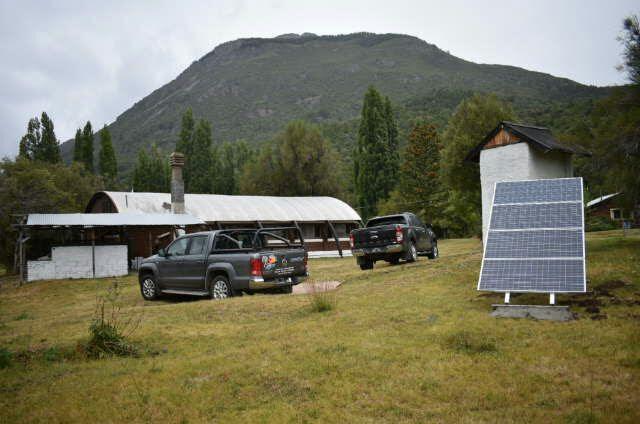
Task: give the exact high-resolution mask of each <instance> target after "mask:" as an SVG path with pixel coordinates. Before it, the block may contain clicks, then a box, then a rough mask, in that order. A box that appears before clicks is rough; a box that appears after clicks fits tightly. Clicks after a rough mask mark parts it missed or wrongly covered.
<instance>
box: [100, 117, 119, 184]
mask: <svg viewBox="0 0 640 424" xmlns="http://www.w3.org/2000/svg"><path fill="white" fill-rule="evenodd" d="M98 159H99V162H98V168H99V171H100V175H102V176H103V177H104V180H105V183H106V184H107V188H111V187H112V186H113V185H114V184H115V181H116V178H117V176H118V164H117V162H116V152H115V151H114V150H113V144H112V143H111V133H110V132H109V129H108V128H107V126H106V125H105V126H104V127H102V130H100V155H99V158H98Z"/></svg>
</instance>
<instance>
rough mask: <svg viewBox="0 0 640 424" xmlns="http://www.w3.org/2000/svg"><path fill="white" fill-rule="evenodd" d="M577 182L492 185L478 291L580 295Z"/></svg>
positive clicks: (582, 264)
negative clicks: (489, 217)
mask: <svg viewBox="0 0 640 424" xmlns="http://www.w3.org/2000/svg"><path fill="white" fill-rule="evenodd" d="M582 202H583V198H582V178H558V179H548V180H531V181H508V182H500V183H496V186H495V192H494V200H493V206H492V210H491V220H490V223H489V229H488V231H487V240H486V244H485V251H484V257H483V260H482V269H481V271H480V279H479V281H478V290H488V291H499V292H543V293H569V292H584V291H586V280H585V255H584V210H583V206H582V205H583V203H582Z"/></svg>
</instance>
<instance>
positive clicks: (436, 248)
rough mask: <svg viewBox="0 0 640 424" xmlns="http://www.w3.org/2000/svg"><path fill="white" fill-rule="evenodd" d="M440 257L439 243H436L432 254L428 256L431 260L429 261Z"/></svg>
mask: <svg viewBox="0 0 640 424" xmlns="http://www.w3.org/2000/svg"><path fill="white" fill-rule="evenodd" d="M438 255H439V252H438V242H437V241H434V242H433V247H432V248H431V253H429V254H428V255H427V258H429V259H435V258H437V257H438Z"/></svg>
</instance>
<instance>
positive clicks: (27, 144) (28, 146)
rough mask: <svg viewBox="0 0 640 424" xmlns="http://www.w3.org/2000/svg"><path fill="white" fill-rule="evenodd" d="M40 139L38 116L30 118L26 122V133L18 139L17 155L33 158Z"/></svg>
mask: <svg viewBox="0 0 640 424" xmlns="http://www.w3.org/2000/svg"><path fill="white" fill-rule="evenodd" d="M40 139H41V133H40V121H39V120H38V118H31V119H29V122H28V123H27V133H26V134H25V135H23V136H22V138H21V139H20V151H19V153H18V156H20V157H21V158H23V159H29V160H33V159H35V155H36V152H37V150H38V148H39V146H40Z"/></svg>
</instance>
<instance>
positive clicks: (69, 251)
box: [27, 245, 129, 281]
mask: <svg viewBox="0 0 640 424" xmlns="http://www.w3.org/2000/svg"><path fill="white" fill-rule="evenodd" d="M92 259H93V255H92V252H91V246H58V247H53V248H51V260H49V261H28V263H27V280H28V281H35V280H54V279H57V280H60V279H68V278H93V265H92ZM95 271H96V275H95V276H96V278H102V277H119V276H123V275H127V274H128V272H129V270H128V264H127V246H123V245H117V246H96V247H95Z"/></svg>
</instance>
